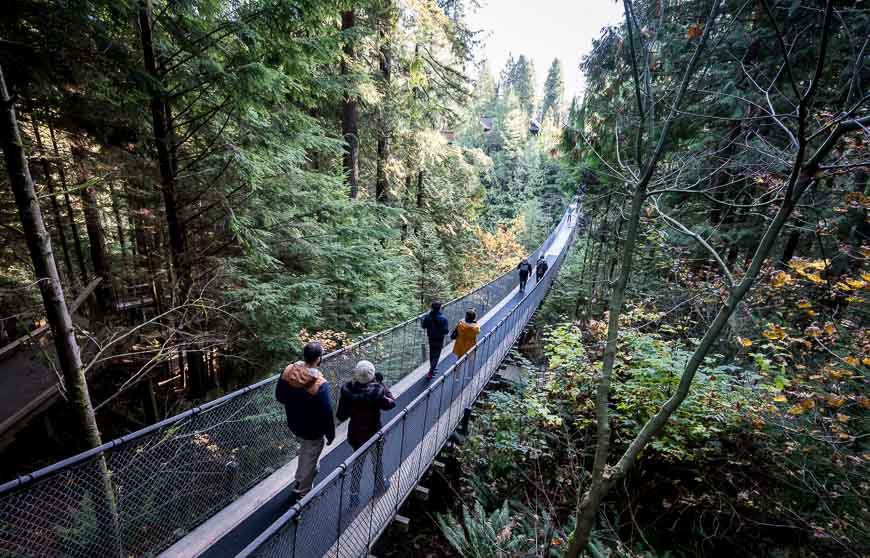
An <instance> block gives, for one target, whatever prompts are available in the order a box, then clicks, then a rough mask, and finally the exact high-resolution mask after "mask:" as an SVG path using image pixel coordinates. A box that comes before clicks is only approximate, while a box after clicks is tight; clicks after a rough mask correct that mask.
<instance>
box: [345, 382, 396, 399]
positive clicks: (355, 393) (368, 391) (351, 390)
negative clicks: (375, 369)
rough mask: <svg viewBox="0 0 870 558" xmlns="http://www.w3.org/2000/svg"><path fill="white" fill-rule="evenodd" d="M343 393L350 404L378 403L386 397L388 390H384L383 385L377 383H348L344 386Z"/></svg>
mask: <svg viewBox="0 0 870 558" xmlns="http://www.w3.org/2000/svg"><path fill="white" fill-rule="evenodd" d="M341 391H342V393H343V394H344V396H345V397H347V399H348V402H352V403H355V402H357V401H366V402H377V401H380V400H381V399H382V398H383V397H384V393H385V392H386V388H384V385H383V384H380V383H377V382H370V383H368V384H359V383H357V382H348V383H346V384H344V385H343V386H342V388H341Z"/></svg>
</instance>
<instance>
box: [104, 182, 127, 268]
mask: <svg viewBox="0 0 870 558" xmlns="http://www.w3.org/2000/svg"><path fill="white" fill-rule="evenodd" d="M109 195H110V196H111V197H112V214H113V215H114V216H115V227H116V230H117V233H118V242H119V243H120V244H121V263H122V265H123V269H124V272H125V274H126V272H127V269H128V267H129V261H128V255H127V239H126V238H125V236H124V224H123V223H122V222H121V207H120V205H119V204H120V202H119V201H118V196H117V194H116V193H115V187H114V186H112V181H111V180H110V181H109Z"/></svg>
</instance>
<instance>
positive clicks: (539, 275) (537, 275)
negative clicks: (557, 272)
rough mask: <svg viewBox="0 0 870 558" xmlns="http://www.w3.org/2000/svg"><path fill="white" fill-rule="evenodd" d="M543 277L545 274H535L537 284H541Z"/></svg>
mask: <svg viewBox="0 0 870 558" xmlns="http://www.w3.org/2000/svg"><path fill="white" fill-rule="evenodd" d="M543 277H544V274H543V273H536V274H535V282H536V283H540V282H541V279H543Z"/></svg>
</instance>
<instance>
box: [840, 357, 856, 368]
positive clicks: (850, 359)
mask: <svg viewBox="0 0 870 558" xmlns="http://www.w3.org/2000/svg"><path fill="white" fill-rule="evenodd" d="M843 360H844V361H846V364H848V365H849V366H858V359H857V358H856V357H853V356H847V357H845V358H844V359H843Z"/></svg>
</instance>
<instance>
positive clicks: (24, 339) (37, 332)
mask: <svg viewBox="0 0 870 558" xmlns="http://www.w3.org/2000/svg"><path fill="white" fill-rule="evenodd" d="M102 280H103V278H102V277H97V278H96V279H94V280H93V281H91V282H90V283H89V284H88V286H87V287H85V290H83V291H82V292H81V293H80V294H79V296H77V297H76V299H75V300H74V301H73V303H72V304H70V306H69V313H70V314H73V313H74V312H75V311H76V310H78V308H79V306H81V305H82V303H83V302H84V301H85V299H86V298H88V296H90V294H91V293H92V292H94V289H96V288H97V285H99V284H100V281H102ZM48 330H49V325H48V323H46V324H45V325H44V326H41V327H38V328H36V329H34V330H33V331H31V332H30V333H28V334H27V335H25V336H23V337H19V338H18V339H16V340H15V341H13V342H12V343H9V344H8V345H6V346H5V347H3V348H2V349H0V357H2V356H3V355H4V354H6V353H8V352H10V351H12V350H13V349H15V348H16V347H18V346H20V345H21V344H23V343H26V342H28V341H36V338H37V337H40V336H42V334H43V333H45V332H46V331H48Z"/></svg>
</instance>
